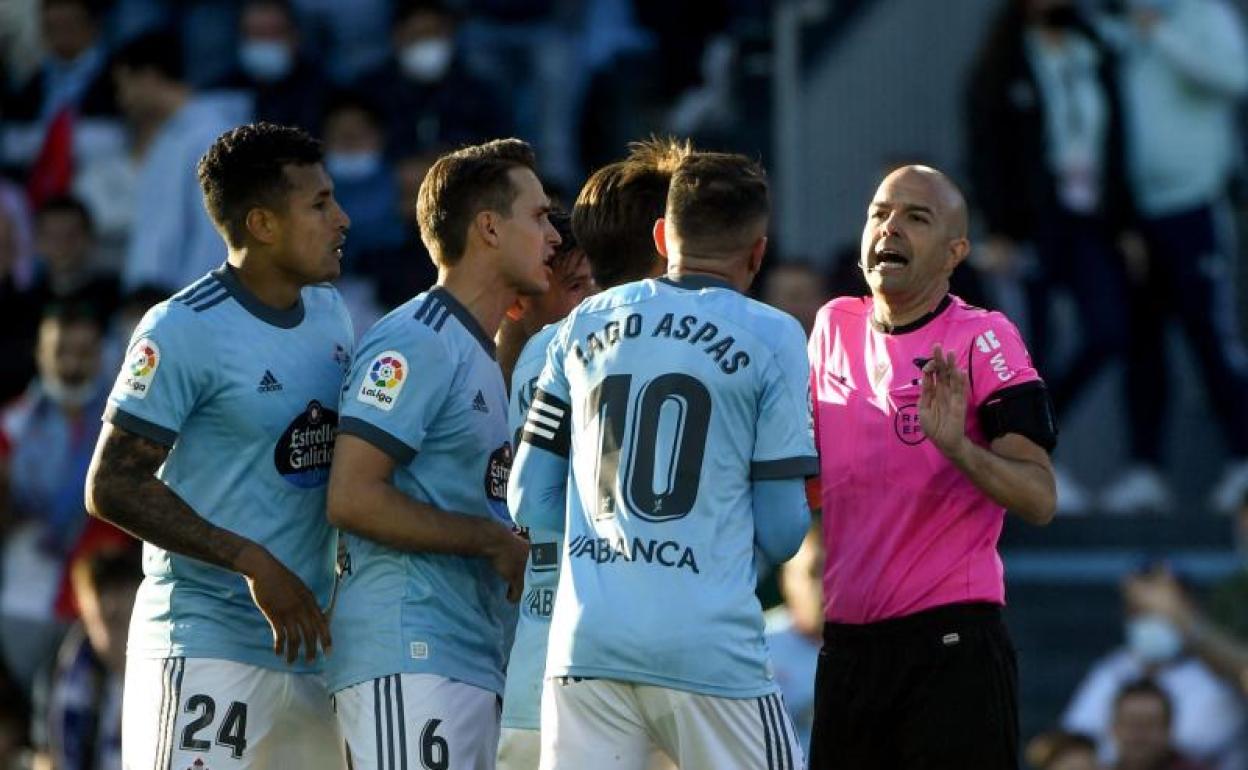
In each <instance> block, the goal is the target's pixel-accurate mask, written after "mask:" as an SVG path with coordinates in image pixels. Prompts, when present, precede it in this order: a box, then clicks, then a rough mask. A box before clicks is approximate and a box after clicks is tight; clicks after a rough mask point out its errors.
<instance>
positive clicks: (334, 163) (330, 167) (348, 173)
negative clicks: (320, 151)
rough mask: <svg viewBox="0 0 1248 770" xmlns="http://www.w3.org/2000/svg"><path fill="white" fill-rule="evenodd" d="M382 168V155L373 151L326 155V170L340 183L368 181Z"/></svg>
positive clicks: (329, 153) (328, 153) (330, 153)
mask: <svg viewBox="0 0 1248 770" xmlns="http://www.w3.org/2000/svg"><path fill="white" fill-rule="evenodd" d="M380 168H381V153H380V152H376V151H373V150H365V151H363V152H327V153H325V170H326V171H328V172H329V175H330V176H331V177H333V178H334V179H336V180H339V181H343V182H355V181H358V180H360V179H367V178H368V177H370V176H372V175H373V174H375V173H377V170H378V169H380Z"/></svg>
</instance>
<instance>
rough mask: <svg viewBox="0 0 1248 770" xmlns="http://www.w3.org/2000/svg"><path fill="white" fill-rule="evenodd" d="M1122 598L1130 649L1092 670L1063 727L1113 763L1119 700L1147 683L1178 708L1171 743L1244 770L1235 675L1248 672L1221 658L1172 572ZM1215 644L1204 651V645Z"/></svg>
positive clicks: (1128, 586)
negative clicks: (1091, 741) (1093, 743)
mask: <svg viewBox="0 0 1248 770" xmlns="http://www.w3.org/2000/svg"><path fill="white" fill-rule="evenodd" d="M1123 598H1124V604H1125V615H1126V627H1125V642H1126V644H1125V646H1123V647H1121V648H1119V649H1116V650H1114V651H1112V652H1111V653H1109V654H1108V655H1107V656H1105V657H1104V658H1101V659H1100V660H1098V661H1096V662H1095V663H1094V664H1093V665H1092V667H1091V669H1090V670H1089V671H1088V673H1087V675H1086V676H1085V677H1084V679H1083V681H1082V682H1081V683H1080V685H1079V687H1078V688H1077V689H1076V691H1075V693H1074V695H1073V696H1072V698H1071V701H1070V704H1069V705H1068V706H1067V708H1066V712H1065V714H1064V715H1063V717H1062V725H1063V727H1065V728H1066V729H1068V730H1074V731H1078V732H1082V733H1086V734H1088V735H1091V736H1093V737H1095V738H1096V740H1097V743H1098V747H1099V751H1100V754H1101V759H1102V761H1104V762H1105V763H1107V764H1109V763H1112V762H1113V760H1114V759H1115V758H1116V757H1115V755H1114V740H1113V736H1114V728H1113V724H1114V704H1115V699H1116V697H1117V694H1118V692H1119V691H1120V690H1121V689H1122V688H1123V687H1124V686H1126V685H1127V684H1129V683H1130V682H1132V681H1134V680H1137V679H1141V678H1148V679H1150V680H1151V681H1153V682H1155V683H1156V685H1157V686H1158V687H1160V688H1161V689H1162V690H1164V691H1165V693H1166V694H1167V695H1168V696H1169V700H1170V701H1171V703H1172V704H1173V705H1172V707H1170V708H1168V711H1171V712H1172V715H1171V718H1170V719H1168V723H1167V735H1168V736H1169V735H1171V734H1172V735H1173V742H1174V745H1175V746H1176V747H1177V748H1179V749H1180V750H1182V751H1183V752H1184V753H1185V754H1187V755H1189V756H1191V757H1193V758H1194V759H1198V760H1201V761H1204V762H1208V763H1210V765H1211V766H1213V767H1215V768H1222V767H1225V768H1228V769H1229V768H1234V770H1240V768H1242V765H1241V764H1238V763H1239V762H1240V761H1241V760H1243V759H1245V757H1244V756H1243V755H1242V753H1241V752H1242V750H1243V743H1242V741H1244V739H1245V738H1246V737H1248V711H1246V710H1245V706H1244V701H1243V698H1242V696H1241V693H1239V692H1237V690H1236V686H1235V684H1234V682H1235V679H1236V677H1235V676H1234V672H1235V671H1237V670H1245V671H1248V668H1242V669H1240V668H1237V667H1236V661H1235V660H1234V659H1232V660H1231V661H1220V660H1219V658H1218V657H1217V655H1218V654H1219V653H1221V652H1222V647H1223V643H1222V641H1221V640H1219V639H1218V638H1216V635H1211V634H1213V632H1212V631H1211V629H1209V628H1208V624H1207V623H1204V622H1203V621H1199V622H1198V621H1197V618H1196V612H1195V608H1194V607H1193V606H1192V605H1191V604H1190V602H1188V601H1187V600H1186V599H1185V598H1184V597H1183V595H1182V591H1181V589H1179V588H1178V584H1177V582H1175V581H1174V579H1173V577H1172V576H1170V574H1169V573H1168V572H1165V571H1164V570H1162V569H1160V568H1158V569H1156V570H1154V571H1151V572H1144V573H1140V574H1137V575H1132V576H1130V577H1128V578H1127V580H1126V582H1125V583H1124V587H1123ZM1210 644H1212V645H1213V646H1212V647H1210V648H1209V650H1207V652H1206V653H1202V651H1201V650H1202V646H1207V645H1210ZM1209 652H1212V653H1214V656H1213V657H1210V656H1209V655H1208V653H1209ZM1219 663H1222V664H1223V665H1219ZM1242 664H1243V662H1242V661H1239V665H1240V666H1242ZM1219 672H1222V673H1219ZM1228 674H1230V675H1231V678H1230V681H1229V682H1228V681H1227V678H1226V676H1227V675H1228Z"/></svg>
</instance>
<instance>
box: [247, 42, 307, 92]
mask: <svg viewBox="0 0 1248 770" xmlns="http://www.w3.org/2000/svg"><path fill="white" fill-rule="evenodd" d="M294 58H295V57H294V54H292V53H291V51H290V46H288V45H286V44H285V43H282V42H279V41H277V40H248V41H246V42H244V43H243V44H242V45H241V46H239V48H238V61H239V63H240V64H241V65H243V70H244V71H245V72H246V73H247V74H248V75H251V76H252V77H253V78H255V79H256V80H259V81H261V82H264V83H272V82H274V81H277V80H281V79H282V78H284V77H286V75H287V74H288V73H289V72H290V70H291V67H292V66H293V64H294Z"/></svg>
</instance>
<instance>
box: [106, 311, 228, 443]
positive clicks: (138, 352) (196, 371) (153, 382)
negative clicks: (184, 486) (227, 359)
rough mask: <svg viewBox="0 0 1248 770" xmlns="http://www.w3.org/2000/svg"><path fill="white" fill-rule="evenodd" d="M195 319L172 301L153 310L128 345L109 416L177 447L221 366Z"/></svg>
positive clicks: (110, 400)
mask: <svg viewBox="0 0 1248 770" xmlns="http://www.w3.org/2000/svg"><path fill="white" fill-rule="evenodd" d="M193 324H194V320H193V319H190V318H187V317H186V315H185V314H184V313H181V312H179V311H178V309H177V307H176V306H174V305H172V304H170V303H162V304H160V305H157V306H156V307H154V308H152V309H151V310H149V311H148V313H147V315H145V316H144V317H143V320H142V321H140V322H139V325H138V327H136V329H135V332H134V336H133V337H132V338H131V341H130V346H129V347H128V348H127V349H126V357H125V360H124V361H122V364H121V371H120V372H118V374H117V380H116V381H115V382H114V383H113V390H112V392H111V393H110V394H109V396H108V406H107V407H106V408H105V410H104V420H105V421H107V422H110V423H112V424H113V425H116V426H117V427H119V428H122V429H124V430H126V431H129V432H130V433H134V434H136V435H139V436H142V437H143V438H146V439H149V440H151V441H155V442H157V443H159V444H163V445H164V446H173V444H174V442H175V441H176V440H177V437H178V433H179V432H180V431H181V429H182V425H183V423H184V422H186V419H187V417H188V416H189V415H190V413H191V411H192V410H193V409H194V408H195V405H196V404H197V403H198V401H199V400H200V398H201V397H202V394H203V393H204V392H206V391H207V390H208V389H209V388H210V387H211V382H212V378H213V373H214V372H215V371H216V366H215V365H214V362H213V361H212V358H211V356H212V349H213V348H212V346H211V345H210V344H208V343H207V341H206V340H201V339H198V336H199V335H197V334H196V329H195V328H194V326H193Z"/></svg>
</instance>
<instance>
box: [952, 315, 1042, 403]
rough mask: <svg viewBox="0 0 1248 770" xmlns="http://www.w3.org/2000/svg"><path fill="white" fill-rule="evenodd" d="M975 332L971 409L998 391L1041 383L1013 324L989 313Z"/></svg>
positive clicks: (972, 352)
mask: <svg viewBox="0 0 1248 770" xmlns="http://www.w3.org/2000/svg"><path fill="white" fill-rule="evenodd" d="M980 325H981V326H980V328H979V329H976V330H975V336H974V338H973V340H972V341H971V348H970V364H969V369H970V379H971V398H972V405H973V406H975V407H979V406H982V405H983V404H984V402H985V401H987V400H988V398H989V397H990V396H991V395H992V394H993V393H996V392H997V391H998V390H1001V389H1002V388H1007V387H1012V386H1014V385H1022V384H1023V383H1025V382H1033V381H1035V380H1039V379H1040V375H1039V374H1038V373H1037V372H1036V369H1035V366H1034V365H1033V364H1032V362H1031V354H1029V353H1028V352H1027V347H1026V346H1025V345H1024V344H1023V339H1022V336H1021V335H1020V334H1019V333H1018V329H1016V328H1015V327H1014V324H1012V323H1010V322H1009V320H1008V319H1006V317H1005V316H1003V315H1001V314H1000V313H989V314H987V315H986V316H985V318H984V320H983V321H982V322H980Z"/></svg>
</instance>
